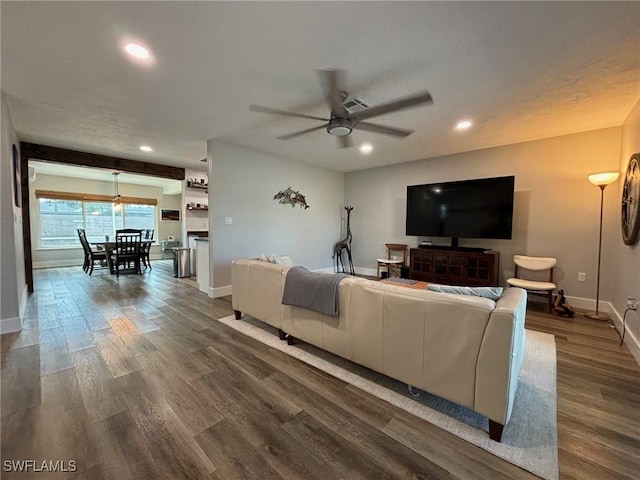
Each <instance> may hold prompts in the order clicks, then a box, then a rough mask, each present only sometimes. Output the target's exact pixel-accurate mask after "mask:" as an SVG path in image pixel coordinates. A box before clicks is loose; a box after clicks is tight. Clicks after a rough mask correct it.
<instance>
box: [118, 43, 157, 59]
mask: <svg viewBox="0 0 640 480" xmlns="http://www.w3.org/2000/svg"><path fill="white" fill-rule="evenodd" d="M124 49H125V51H126V52H127V53H128V54H129V55H131V56H132V57H135V58H139V59H140V60H149V59H150V58H151V54H150V53H149V50H147V49H146V48H144V47H143V46H142V45H139V44H137V43H127V44H126V45H125V46H124Z"/></svg>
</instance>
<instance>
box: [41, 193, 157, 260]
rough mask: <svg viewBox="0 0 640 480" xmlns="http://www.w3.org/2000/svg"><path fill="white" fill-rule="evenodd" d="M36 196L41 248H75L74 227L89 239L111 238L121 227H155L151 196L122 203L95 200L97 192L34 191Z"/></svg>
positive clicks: (153, 205) (75, 234)
mask: <svg viewBox="0 0 640 480" xmlns="http://www.w3.org/2000/svg"><path fill="white" fill-rule="evenodd" d="M36 197H38V207H39V219H40V245H39V246H40V247H41V248H56V247H79V246H80V240H79V239H78V231H77V229H78V228H84V229H85V231H86V233H87V238H88V239H89V241H91V240H93V239H102V238H104V237H105V235H109V236H111V237H113V236H114V235H115V231H116V230H118V229H121V228H136V229H141V230H143V229H147V228H148V229H156V205H155V203H156V200H155V199H140V198H127V197H125V198H124V199H123V200H124V203H122V204H121V205H114V204H113V203H112V202H111V201H110V200H109V201H106V200H102V199H101V198H98V199H96V198H95V197H99V196H98V195H82V194H71V193H70V194H65V193H63V192H42V191H37V192H36ZM52 197H54V198H52ZM55 197H58V198H55ZM64 197H68V198H64ZM84 197H86V198H84ZM75 198H77V199H75Z"/></svg>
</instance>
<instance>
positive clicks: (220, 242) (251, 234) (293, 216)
mask: <svg viewBox="0 0 640 480" xmlns="http://www.w3.org/2000/svg"><path fill="white" fill-rule="evenodd" d="M208 150H209V158H210V167H209V168H210V170H209V182H210V185H211V186H212V188H211V189H209V215H210V217H209V218H210V223H209V225H210V230H209V236H210V238H211V239H212V240H213V241H210V242H209V243H210V244H211V252H212V257H211V258H213V262H214V265H213V268H214V270H213V284H212V285H213V286H214V288H221V287H226V286H228V285H231V260H233V259H234V258H245V257H257V256H259V255H260V254H261V253H264V254H265V255H271V254H273V253H275V254H279V255H290V256H291V257H292V259H293V261H294V263H295V264H296V265H304V266H305V267H307V268H310V269H322V268H330V267H331V254H332V248H333V244H334V243H335V242H336V241H338V240H339V239H340V233H341V232H340V223H341V216H342V213H343V212H344V210H343V208H344V203H343V198H344V197H343V195H344V175H343V174H342V173H341V172H336V171H333V170H328V169H326V168H321V167H316V166H311V165H307V164H304V163H301V162H294V161H292V160H288V159H285V158H281V157H275V156H272V155H267V154H264V153H259V152H257V151H255V150H251V149H248V148H242V147H237V146H234V145H230V144H226V143H222V142H215V141H212V140H210V141H209V145H208ZM287 187H291V188H293V189H294V190H298V191H300V193H302V194H303V195H305V196H306V200H307V204H308V205H309V208H308V209H307V210H304V209H302V208H300V207H299V206H295V207H294V208H292V207H291V206H289V205H281V204H279V203H278V202H277V201H276V200H273V196H274V195H275V194H276V193H277V192H278V191H280V190H284V189H286V188H287ZM225 217H230V218H231V219H232V224H230V225H227V224H225ZM229 293H230V292H229ZM214 294H217V293H216V292H214Z"/></svg>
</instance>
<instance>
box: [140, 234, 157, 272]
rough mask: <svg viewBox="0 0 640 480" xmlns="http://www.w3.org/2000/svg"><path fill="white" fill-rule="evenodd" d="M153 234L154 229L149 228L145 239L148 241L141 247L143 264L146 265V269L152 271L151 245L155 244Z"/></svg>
mask: <svg viewBox="0 0 640 480" xmlns="http://www.w3.org/2000/svg"><path fill="white" fill-rule="evenodd" d="M153 232H154V229H153V228H147V229H146V230H145V232H144V239H145V240H147V241H145V242H144V243H143V244H142V245H141V246H140V257H141V258H142V264H143V265H144V268H147V267H149V269H150V270H151V259H150V258H149V254H150V252H151V243H152V242H153Z"/></svg>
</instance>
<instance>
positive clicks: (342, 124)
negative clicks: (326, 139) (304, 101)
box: [327, 118, 353, 137]
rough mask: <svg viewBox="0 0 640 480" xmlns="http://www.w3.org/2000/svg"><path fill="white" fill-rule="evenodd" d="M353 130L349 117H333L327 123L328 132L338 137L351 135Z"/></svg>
mask: <svg viewBox="0 0 640 480" xmlns="http://www.w3.org/2000/svg"><path fill="white" fill-rule="evenodd" d="M351 130H353V124H352V123H351V120H349V119H348V118H332V119H331V120H329V123H328V124H327V132H329V133H330V134H331V135H335V136H337V137H344V136H345V135H349V134H350V133H351Z"/></svg>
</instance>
